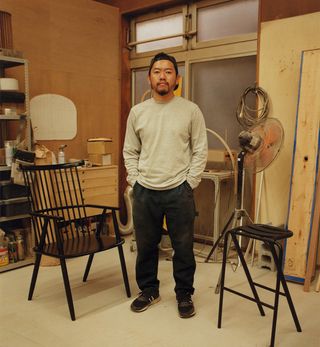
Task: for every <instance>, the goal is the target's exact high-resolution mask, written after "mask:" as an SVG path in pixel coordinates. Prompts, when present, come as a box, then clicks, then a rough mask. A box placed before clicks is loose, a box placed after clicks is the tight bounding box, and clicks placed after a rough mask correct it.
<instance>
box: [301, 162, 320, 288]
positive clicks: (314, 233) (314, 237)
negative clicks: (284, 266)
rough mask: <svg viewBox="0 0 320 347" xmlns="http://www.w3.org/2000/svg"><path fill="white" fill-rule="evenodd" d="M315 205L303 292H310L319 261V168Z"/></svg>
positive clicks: (319, 171)
mask: <svg viewBox="0 0 320 347" xmlns="http://www.w3.org/2000/svg"><path fill="white" fill-rule="evenodd" d="M315 199H316V200H315V204H314V215H313V220H312V230H311V238H310V247H309V254H308V262H307V272H306V278H305V281H304V286H303V290H304V291H305V292H308V291H309V289H310V283H311V280H312V277H313V275H314V273H315V267H316V260H317V246H318V240H319V225H320V170H319V167H318V174H317V188H316V197H315Z"/></svg>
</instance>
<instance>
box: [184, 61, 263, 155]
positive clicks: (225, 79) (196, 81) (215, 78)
mask: <svg viewBox="0 0 320 347" xmlns="http://www.w3.org/2000/svg"><path fill="white" fill-rule="evenodd" d="M191 78H192V82H191V85H192V87H191V98H192V101H194V102H195V103H196V104H198V105H199V107H200V108H201V110H202V112H203V114H204V117H205V121H206V126H207V128H210V129H212V130H214V131H216V132H217V133H218V134H219V135H220V136H222V137H223V138H224V139H225V140H226V141H227V143H228V145H229V147H231V148H232V149H238V148H239V143H238V134H239V132H240V131H241V130H242V128H241V127H240V125H239V123H238V121H237V118H236V110H237V106H238V104H239V100H240V98H241V95H242V94H243V92H244V91H245V90H246V88H247V87H249V86H252V85H254V83H255V81H256V56H250V57H241V58H232V59H223V60H214V61H208V62H201V63H193V64H192V65H191ZM251 106H252V105H251ZM208 140H209V148H212V149H223V148H224V147H223V145H221V142H220V141H219V140H217V139H216V138H215V137H214V136H213V135H211V134H208Z"/></svg>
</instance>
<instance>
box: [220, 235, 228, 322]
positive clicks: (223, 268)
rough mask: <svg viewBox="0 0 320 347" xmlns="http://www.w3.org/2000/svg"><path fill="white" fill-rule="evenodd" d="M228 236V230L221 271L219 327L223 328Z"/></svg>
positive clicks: (225, 237)
mask: <svg viewBox="0 0 320 347" xmlns="http://www.w3.org/2000/svg"><path fill="white" fill-rule="evenodd" d="M228 238H229V232H226V234H225V236H224V247H223V258H222V267H221V272H220V296H219V314H218V329H220V328H221V323H222V307H223V294H224V279H225V275H226V264H227V252H228V246H227V245H228Z"/></svg>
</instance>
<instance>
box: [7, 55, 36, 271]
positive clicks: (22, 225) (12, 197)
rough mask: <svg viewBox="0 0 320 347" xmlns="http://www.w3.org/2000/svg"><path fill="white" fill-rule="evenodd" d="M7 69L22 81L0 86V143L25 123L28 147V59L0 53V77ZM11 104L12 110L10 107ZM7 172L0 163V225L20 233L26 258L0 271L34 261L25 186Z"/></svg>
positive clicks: (9, 168)
mask: <svg viewBox="0 0 320 347" xmlns="http://www.w3.org/2000/svg"><path fill="white" fill-rule="evenodd" d="M10 71H12V72H13V75H14V76H15V78H16V75H17V76H19V77H17V79H18V80H19V84H21V85H20V86H19V91H6V90H0V129H1V132H0V147H1V148H3V147H4V142H5V141H6V140H13V139H14V138H15V136H14V135H11V138H9V134H11V133H13V134H14V133H15V132H18V131H19V130H18V128H19V126H20V125H21V124H22V123H23V125H24V126H25V145H26V148H27V149H28V150H31V136H30V134H31V131H30V117H29V115H30V112H29V110H30V106H29V73H28V61H27V60H25V59H21V58H15V57H7V56H0V77H11V75H12V73H10ZM21 73H23V76H22V75H21ZM20 89H21V91H20ZM11 105H12V107H13V109H12V111H10V109H11ZM8 109H9V112H8ZM19 122H20V124H19ZM16 129H17V130H16ZM2 164H3V162H2ZM10 173H11V166H5V165H1V166H0V228H1V229H3V230H4V231H5V233H6V235H7V236H8V235H9V234H11V235H16V234H17V233H21V234H22V235H23V238H24V245H25V258H24V259H18V260H17V261H16V262H10V263H9V264H8V265H4V266H0V272H4V271H8V270H13V269H16V268H19V267H22V266H26V265H29V264H32V263H33V262H34V258H33V254H32V251H31V249H32V246H33V238H32V236H31V221H30V216H29V214H28V198H27V190H26V189H25V187H23V186H17V185H15V184H13V182H12V180H11V178H10Z"/></svg>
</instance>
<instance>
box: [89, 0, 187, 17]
mask: <svg viewBox="0 0 320 347" xmlns="http://www.w3.org/2000/svg"><path fill="white" fill-rule="evenodd" d="M96 1H99V2H102V3H105V4H109V5H112V6H116V7H118V8H119V9H120V12H121V13H122V14H129V13H130V14H133V13H135V14H136V13H142V12H145V11H148V10H155V9H163V8H164V7H168V6H174V5H177V4H181V3H186V1H185V0H130V1H127V0H96Z"/></svg>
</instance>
